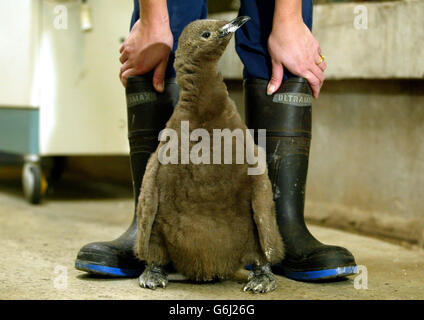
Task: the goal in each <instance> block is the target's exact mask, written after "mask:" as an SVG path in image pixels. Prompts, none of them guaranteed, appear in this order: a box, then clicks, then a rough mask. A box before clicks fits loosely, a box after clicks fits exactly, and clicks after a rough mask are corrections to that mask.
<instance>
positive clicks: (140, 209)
mask: <svg viewBox="0 0 424 320" xmlns="http://www.w3.org/2000/svg"><path fill="white" fill-rule="evenodd" d="M159 166H160V163H159V161H158V151H157V150H156V151H155V152H154V153H153V154H152V155H151V156H150V158H149V161H148V162H147V166H146V171H145V173H144V176H143V181H142V184H141V191H140V196H139V198H138V203H137V224H138V232H137V240H136V242H135V246H134V253H135V255H136V256H137V257H138V258H139V259H140V260H147V257H148V254H149V242H150V236H151V233H152V226H153V222H154V221H155V217H156V213H157V211H158V205H159V188H158V184H157V179H156V177H157V173H158V170H159Z"/></svg>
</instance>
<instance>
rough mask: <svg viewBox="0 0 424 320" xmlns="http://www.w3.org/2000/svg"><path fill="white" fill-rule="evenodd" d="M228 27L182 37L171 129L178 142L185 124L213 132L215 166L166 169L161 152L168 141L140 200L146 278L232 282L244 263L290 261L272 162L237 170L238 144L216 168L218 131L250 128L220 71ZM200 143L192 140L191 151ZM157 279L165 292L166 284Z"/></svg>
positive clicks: (196, 26) (194, 28) (140, 253)
mask: <svg viewBox="0 0 424 320" xmlns="http://www.w3.org/2000/svg"><path fill="white" fill-rule="evenodd" d="M226 27H228V22H225V21H217V20H197V21H195V22H192V23H191V24H189V25H188V26H187V27H186V28H185V29H184V31H183V33H182V34H181V36H180V38H179V46H178V50H177V52H176V58H175V64H174V66H175V69H176V71H177V82H178V85H179V87H180V98H179V102H178V105H177V107H176V108H175V111H174V113H173V115H172V117H171V118H170V119H169V121H168V122H167V125H166V128H169V129H173V130H175V131H176V132H177V134H178V140H179V141H181V140H180V139H181V133H180V129H181V125H182V123H181V122H182V121H188V122H189V128H190V132H192V130H194V129H197V128H203V129H205V130H207V131H208V132H209V134H210V136H211V139H210V142H211V149H210V151H211V152H210V154H211V158H210V163H211V164H193V163H191V162H190V163H189V164H181V162H180V161H181V154H179V156H178V160H179V162H178V164H162V163H161V162H159V160H158V157H159V156H160V155H159V150H160V148H161V147H162V146H164V144H165V143H166V142H160V144H159V146H158V148H157V150H156V152H155V153H153V154H152V156H151V157H150V160H149V162H148V164H147V168H146V173H145V175H144V178H143V182H142V187H141V193H140V197H139V201H138V207H137V218H138V238H137V242H136V244H135V248H134V250H135V253H136V256H137V257H138V258H139V259H140V260H144V261H146V262H147V266H148V267H147V268H146V271H145V273H144V274H143V275H144V277H145V278H146V277H147V276H148V274H147V273H148V272H151V271H152V268H155V267H159V268H160V267H161V266H164V265H166V264H167V263H169V262H170V261H172V262H173V264H174V266H175V267H176V269H177V270H178V271H179V272H180V273H182V274H184V275H185V276H187V277H188V278H190V279H193V280H198V281H207V280H212V279H216V278H219V279H228V278H231V276H233V274H234V273H235V272H236V271H237V270H238V269H240V268H242V267H243V266H244V265H245V264H249V263H254V264H256V265H257V266H264V265H266V264H267V263H276V262H279V261H281V259H282V258H283V255H284V250H283V242H282V239H281V236H280V233H279V231H278V227H277V222H276V217H275V211H274V202H273V196H272V188H271V183H270V181H269V178H268V173H267V171H266V164H265V159H262V160H261V163H260V164H259V165H262V166H264V167H265V172H264V173H263V174H261V175H248V173H247V169H248V168H249V166H250V167H255V166H252V165H249V164H247V163H246V161H245V163H243V164H236V161H235V157H234V156H235V149H236V147H235V141H234V139H233V146H232V147H233V161H232V163H233V164H213V162H212V160H213V159H212V155H213V152H212V146H213V145H212V140H213V139H212V135H213V129H225V128H228V129H230V130H234V129H236V128H239V129H242V130H243V133H245V132H246V131H245V130H246V129H247V127H246V125H245V123H244V122H243V121H242V119H241V118H240V115H239V114H238V112H237V110H236V106H235V104H234V102H233V101H232V100H231V99H230V97H229V96H228V91H227V88H226V86H225V84H224V82H223V80H222V77H221V75H220V74H219V73H218V72H217V63H218V60H219V58H220V57H221V55H222V53H223V52H224V50H225V48H226V46H227V44H228V42H229V40H230V38H231V34H227V35H226V34H225V32H226V33H228V30H227V29H228V28H226ZM230 32H231V31H230ZM245 138H246V139H252V136H251V135H245ZM250 141H251V140H250ZM196 143H197V141H191V142H190V150H191V147H192V146H193V145H195V144H196ZM180 145H181V143H178V146H180ZM223 145H224V144H223V143H222V146H223ZM257 148H258V147H257V146H256V145H255V150H256V152H257ZM179 153H181V149H180V148H179ZM221 159H223V157H221ZM268 272H269V268H268ZM157 274H158V273H157V272H156V273H155V272H153V273H152V272H151V273H150V275H157ZM159 274H160V272H159ZM143 275H142V276H141V277H140V282H142V277H143ZM271 276H272V275H271ZM153 277H155V276H153ZM152 279H153V278H152ZM152 279H150V280H151V281H152V282H153V283H154V282H155V281H156V280H154V279H153V280H152ZM155 279H156V278H155ZM143 281H146V280H145V279H144V280H143ZM157 281H159V282H160V283H162V286H165V283H164V279H161V280H157ZM274 282H275V281H274ZM160 283H156V285H157V286H160ZM156 285H155V284H153V285H152V286H153V287H156ZM152 286H149V285H147V287H152ZM274 287H275V286H274ZM274 287H273V288H274ZM271 290H272V289H271ZM267 291H268V290H267Z"/></svg>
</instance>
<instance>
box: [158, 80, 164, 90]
mask: <svg viewBox="0 0 424 320" xmlns="http://www.w3.org/2000/svg"><path fill="white" fill-rule="evenodd" d="M157 88H158V91H160V92H162V91H163V89H164V83H163V82H161V83H158V84H157Z"/></svg>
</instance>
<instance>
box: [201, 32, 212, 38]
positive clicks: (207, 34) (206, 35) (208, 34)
mask: <svg viewBox="0 0 424 320" xmlns="http://www.w3.org/2000/svg"><path fill="white" fill-rule="evenodd" d="M210 36H211V33H210V32H209V31H205V32H203V33H202V38H205V39H207V38H209V37H210Z"/></svg>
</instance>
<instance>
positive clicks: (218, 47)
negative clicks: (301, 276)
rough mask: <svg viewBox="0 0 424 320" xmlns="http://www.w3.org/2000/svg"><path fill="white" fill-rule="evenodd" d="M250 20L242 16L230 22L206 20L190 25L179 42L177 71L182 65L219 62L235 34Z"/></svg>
mask: <svg viewBox="0 0 424 320" xmlns="http://www.w3.org/2000/svg"><path fill="white" fill-rule="evenodd" d="M248 20H250V18H249V17H247V16H240V17H237V18H235V19H234V20H231V21H229V22H228V21H222V20H209V19H206V20H196V21H193V22H191V23H190V24H188V25H187V26H186V27H185V29H184V30H183V32H182V33H181V36H180V38H179V40H178V49H177V51H176V53H175V59H176V62H177V63H176V65H175V67H176V69H177V68H178V66H179V65H181V63H190V62H196V63H202V62H207V61H209V62H211V61H212V62H214V61H216V62H218V60H219V58H220V57H221V56H222V54H223V53H224V50H225V48H226V47H227V45H228V42H229V41H230V39H231V37H232V35H233V33H234V32H235V31H236V30H237V29H239V28H240V27H241V26H242V25H243V24H245V23H246V22H247V21H248ZM178 62H180V63H178Z"/></svg>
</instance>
